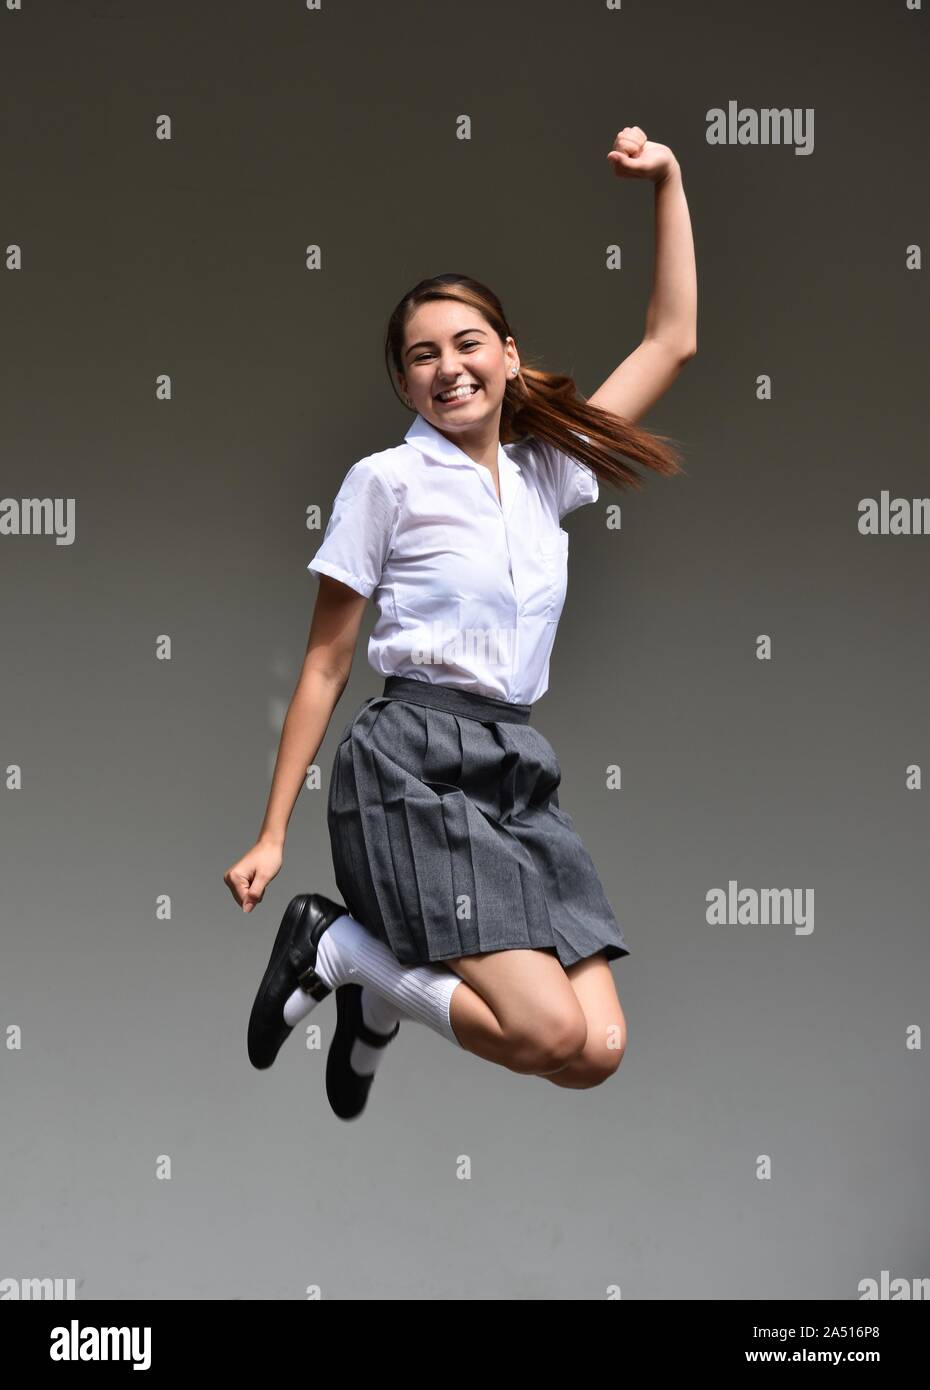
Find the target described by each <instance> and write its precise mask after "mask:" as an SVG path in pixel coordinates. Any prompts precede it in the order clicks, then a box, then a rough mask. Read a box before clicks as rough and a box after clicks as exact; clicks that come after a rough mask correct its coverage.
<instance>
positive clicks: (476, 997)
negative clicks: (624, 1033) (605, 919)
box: [443, 947, 587, 1076]
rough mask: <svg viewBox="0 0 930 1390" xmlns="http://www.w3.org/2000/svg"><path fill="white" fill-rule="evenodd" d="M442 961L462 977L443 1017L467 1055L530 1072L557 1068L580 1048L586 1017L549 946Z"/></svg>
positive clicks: (562, 1065) (573, 1056)
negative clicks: (446, 1017) (447, 1011)
mask: <svg viewBox="0 0 930 1390" xmlns="http://www.w3.org/2000/svg"><path fill="white" fill-rule="evenodd" d="M443 963H444V964H445V965H447V966H448V967H449V969H450V970H454V971H455V973H456V974H458V975H460V976H461V977H462V979H463V980H464V982H465V986H464V987H462V986H459V988H457V989H456V990H455V992H454V994H453V995H452V1001H451V1007H450V1014H449V1016H450V1021H451V1023H452V1028H453V1030H454V1032H455V1035H456V1037H457V1038H458V1040H459V1043H460V1044H461V1046H462V1047H463V1048H464V1049H465V1050H466V1051H467V1052H474V1053H475V1054H476V1056H478V1057H483V1058H484V1059H485V1060H486V1061H489V1062H497V1063H498V1064H499V1065H500V1066H503V1067H507V1068H508V1070H510V1071H516V1072H522V1073H523V1074H525V1075H530V1076H544V1075H548V1074H549V1073H552V1072H556V1071H559V1070H560V1069H561V1068H563V1067H565V1066H566V1065H567V1064H568V1063H569V1062H571V1061H572V1059H573V1058H575V1057H577V1056H579V1054H580V1053H581V1052H582V1050H583V1048H584V1046H585V1043H586V1041H587V1021H586V1019H585V1014H584V1010H583V1008H582V1006H581V1004H580V1003H579V1000H578V997H577V995H576V993H575V990H574V989H573V987H572V984H571V982H570V980H569V978H568V976H567V974H566V972H565V971H564V970H563V969H562V966H561V963H560V961H559V958H558V955H557V953H556V951H555V950H554V948H551V947H550V948H546V949H542V950H507V951H488V952H484V953H482V954H479V955H473V956H458V957H456V958H454V959H451V960H446V961H444V962H443Z"/></svg>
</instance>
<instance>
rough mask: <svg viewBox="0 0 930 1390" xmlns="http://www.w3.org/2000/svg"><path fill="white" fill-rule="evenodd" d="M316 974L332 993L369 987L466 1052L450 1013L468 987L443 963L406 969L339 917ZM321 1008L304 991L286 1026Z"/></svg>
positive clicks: (289, 1007) (350, 920)
mask: <svg viewBox="0 0 930 1390" xmlns="http://www.w3.org/2000/svg"><path fill="white" fill-rule="evenodd" d="M316 973H317V974H318V975H319V977H320V979H321V980H322V981H323V983H324V984H326V985H329V987H330V989H336V988H338V986H339V985H344V984H358V985H363V986H365V987H367V988H368V989H370V990H372V991H373V992H374V993H375V994H379V995H381V997H382V998H383V999H387V1000H389V1001H390V1002H391V1003H393V1004H394V1005H396V1007H397V1010H398V1013H399V1014H400V1015H401V1016H402V1015H404V1014H406V1015H407V1017H408V1018H411V1019H413V1020H414V1021H415V1022H417V1023H425V1024H426V1026H427V1028H432V1029H433V1031H434V1032H435V1033H440V1034H441V1035H442V1036H443V1037H444V1038H445V1039H446V1040H447V1041H448V1042H451V1043H454V1044H455V1046H457V1047H458V1046H460V1044H459V1040H458V1038H457V1037H456V1036H455V1032H454V1030H453V1027H452V1021H451V1019H450V1017H449V1008H450V1004H451V1001H452V995H453V994H454V992H455V990H456V989H457V987H458V986H459V985H460V984H461V983H462V979H461V976H459V975H456V973H455V971H454V970H450V969H449V967H448V966H447V965H442V964H441V963H437V964H435V965H432V964H426V965H401V963H400V961H398V959H397V957H396V956H395V955H394V953H393V951H391V950H390V949H389V948H388V947H387V946H386V945H385V944H384V942H383V941H380V940H379V939H378V937H376V936H375V935H374V934H373V933H372V932H370V931H368V930H367V928H365V927H364V926H362V924H361V922H357V921H356V920H355V918H354V917H352V916H350V914H349V913H347V912H345V913H343V915H342V916H341V917H337V918H336V920H335V922H333V923H332V924H331V925H330V926H329V927H327V929H326V931H325V932H324V933H323V935H322V937H321V939H320V944H319V947H318V948H317V953H316ZM317 1002H318V1001H317V1000H316V999H314V998H313V997H312V995H309V994H306V993H305V992H304V990H302V989H299V988H298V989H295V990H294V993H293V994H292V995H291V997H290V999H288V1001H287V1003H286V1004H285V1006H284V1021H285V1023H287V1024H289V1025H290V1026H291V1027H293V1026H294V1024H295V1023H299V1022H300V1020H301V1019H302V1018H306V1016H307V1014H308V1013H310V1011H311V1010H312V1009H313V1008H315V1007H316V1004H317ZM373 1026H374V1025H373ZM380 1050H381V1051H383V1050H384V1049H380Z"/></svg>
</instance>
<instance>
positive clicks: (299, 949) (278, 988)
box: [248, 893, 347, 1071]
mask: <svg viewBox="0 0 930 1390" xmlns="http://www.w3.org/2000/svg"><path fill="white" fill-rule="evenodd" d="M346 910H347V909H346V908H345V907H344V906H343V904H342V903H337V902H333V900H332V898H325V897H324V896H323V894H322V893H298V894H297V896H296V897H294V898H291V901H290V902H289V903H288V905H287V907H286V909H285V912H284V916H283V917H282V918H281V925H280V927H279V928H278V934H277V936H276V937H275V939H274V946H273V947H272V948H271V959H270V960H269V962H268V966H267V969H266V970H265V974H264V975H263V977H262V982H261V984H260V985H259V987H258V993H257V994H256V996H255V1003H254V1004H253V1005H252V1013H251V1016H250V1018H249V1037H248V1044H249V1061H250V1062H251V1063H252V1066H253V1067H257V1068H258V1070H259V1071H264V1070H265V1069H266V1068H267V1067H270V1066H271V1064H272V1062H273V1061H274V1059H275V1058H276V1057H277V1055H278V1052H279V1051H280V1049H281V1044H282V1043H283V1042H284V1041H285V1039H286V1038H287V1036H288V1034H289V1033H292V1032H293V1025H291V1024H287V1023H285V1022H284V1005H285V1004H286V1003H287V1001H288V999H290V997H291V995H292V994H293V993H294V990H295V989H298V988H300V989H303V990H305V991H306V992H307V994H312V995H313V997H314V999H325V998H326V996H327V994H332V992H333V991H332V989H331V988H330V986H329V985H327V984H324V983H323V981H322V980H321V979H320V977H319V975H318V974H317V973H316V953H317V947H318V946H319V944H320V939H321V937H322V935H323V933H324V932H325V931H326V928H327V927H329V926H331V925H332V923H333V922H335V920H336V918H337V917H341V916H342V915H343V913H344V912H346Z"/></svg>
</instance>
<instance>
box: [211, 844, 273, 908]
mask: <svg viewBox="0 0 930 1390" xmlns="http://www.w3.org/2000/svg"><path fill="white" fill-rule="evenodd" d="M283 863H284V850H283V848H282V846H280V845H273V844H267V843H264V842H263V841H261V840H259V842H258V844H256V845H253V846H252V848H251V849H250V850H249V852H248V854H244V855H243V856H242V858H241V859H240V860H239V862H238V863H237V864H233V866H232V868H231V869H227V870H226V872H225V874H224V875H223V882H224V883H225V884H226V887H227V888H228V889H229V891H230V893H232V895H233V897H234V898H235V900H236V902H237V903H238V904H239V906H240V907H241V908H242V911H243V912H251V911H252V908H253V907H254V906H255V904H256V903H260V902H261V900H262V898H263V897H264V896H265V889H266V888H267V886H268V884H269V883H270V882H271V880H272V879H273V878H274V876H275V874H276V873H277V872H278V870H279V869H280V867H281V865H282V864H283Z"/></svg>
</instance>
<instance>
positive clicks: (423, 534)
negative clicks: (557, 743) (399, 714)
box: [307, 415, 598, 704]
mask: <svg viewBox="0 0 930 1390" xmlns="http://www.w3.org/2000/svg"><path fill="white" fill-rule="evenodd" d="M497 462H498V476H499V479H500V489H501V497H500V500H498V497H497V493H496V491H495V489H494V481H493V479H492V477H491V474H490V472H489V471H488V469H487V468H485V467H484V466H483V465H482V464H479V463H475V461H474V460H473V459H471V458H469V456H468V455H467V454H466V453H465V452H464V451H463V450H462V449H460V448H459V447H458V445H456V444H453V443H452V441H451V440H450V439H447V438H446V436H445V435H444V434H442V433H441V431H439V430H438V429H436V428H435V426H433V425H431V424H430V423H429V421H428V420H425V419H424V418H423V417H422V416H421V415H417V417H416V419H415V420H414V422H413V424H412V425H411V426H410V429H409V430H408V431H407V433H406V435H405V436H404V442H403V444H400V445H398V446H397V447H395V448H392V449H385V450H383V451H382V452H381V453H377V454H370V455H368V456H367V457H366V458H363V459H360V460H359V461H358V462H357V463H355V464H353V465H352V467H351V468H350V469H349V471H348V473H347V474H346V476H345V478H344V480H343V483H342V486H341V487H340V489H339V492H338V493H337V495H336V499H335V501H334V503H333V510H332V514H331V516H330V518H329V522H328V524H327V527H326V530H325V532H324V534H323V540H322V542H321V544H320V546H319V549H318V550H317V552H316V554H315V555H314V557H313V559H312V560H311V561H310V563H309V565H308V566H307V568H308V569H309V570H310V571H311V573H316V574H327V575H330V576H331V577H332V578H334V579H338V580H341V582H342V583H343V584H347V585H348V586H349V587H350V588H352V589H355V590H356V592H357V593H360V594H364V595H365V597H366V598H368V597H371V598H372V599H373V601H374V603H375V604H376V606H377V609H378V619H377V622H376V623H375V626H374V629H373V631H372V634H371V638H370V639H369V643H368V661H369V664H370V665H371V667H372V668H373V669H374V670H375V671H376V672H378V674H379V675H382V676H390V675H398V676H408V677H410V678H411V679H413V680H425V681H431V682H434V683H436V684H440V685H452V686H457V687H459V688H461V689H464V690H471V691H474V692H475V693H476V694H481V695H490V696H492V697H494V698H495V699H499V700H507V701H509V702H510V703H513V704H532V703H533V701H534V700H538V699H539V698H540V696H541V695H543V694H544V693H545V691H546V690H547V689H548V684H549V658H550V655H551V653H552V648H553V644H554V642H555V634H556V629H557V627H558V622H559V617H560V615H561V612H562V607H563V605H564V603H565V594H566V588H567V584H568V532H567V531H563V530H562V528H561V526H560V525H559V522H560V521H561V519H562V517H563V516H566V515H567V514H568V513H569V512H572V511H574V510H575V509H576V508H577V507H581V506H584V505H585V504H586V503H589V502H596V501H597V497H598V483H597V478H596V477H595V475H594V473H593V472H592V471H591V469H590V468H588V467H587V466H586V465H584V464H582V463H580V462H579V461H578V460H577V459H575V458H572V457H571V455H569V454H566V453H563V452H562V451H561V450H559V449H557V448H555V447H554V446H553V445H551V444H547V443H544V442H543V441H542V440H539V439H536V438H532V437H531V438H527V439H523V440H519V441H517V442H516V443H514V444H506V445H504V444H502V445H500V446H499V447H498V458H497Z"/></svg>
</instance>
